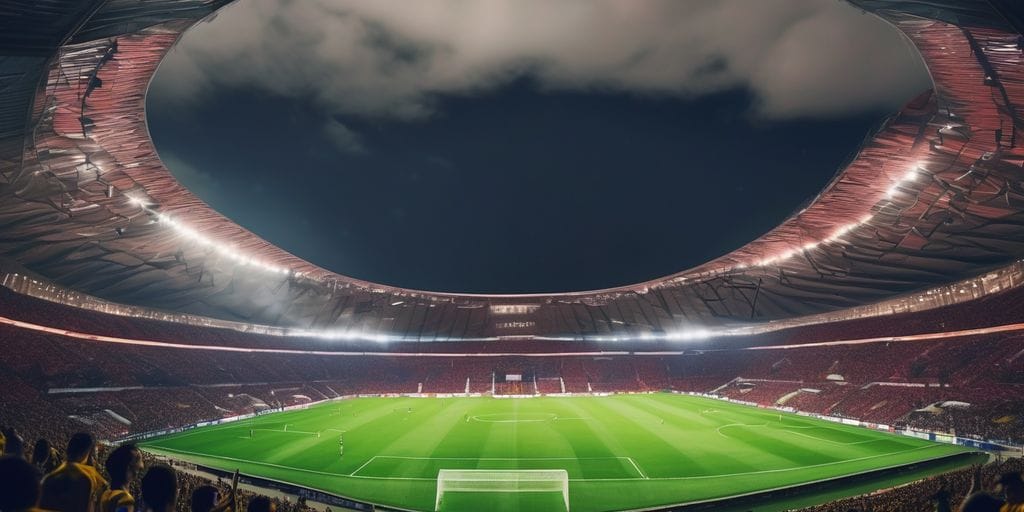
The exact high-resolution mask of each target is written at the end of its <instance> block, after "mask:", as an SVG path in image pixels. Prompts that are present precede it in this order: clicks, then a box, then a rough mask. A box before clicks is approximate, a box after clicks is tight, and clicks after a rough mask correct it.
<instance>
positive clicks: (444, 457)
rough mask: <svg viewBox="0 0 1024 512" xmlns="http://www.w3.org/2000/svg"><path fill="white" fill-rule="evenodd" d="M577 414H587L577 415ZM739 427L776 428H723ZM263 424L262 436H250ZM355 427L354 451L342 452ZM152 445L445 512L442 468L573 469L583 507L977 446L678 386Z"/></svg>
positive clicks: (699, 496) (615, 505) (322, 415)
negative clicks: (440, 506) (691, 392)
mask: <svg viewBox="0 0 1024 512" xmlns="http://www.w3.org/2000/svg"><path fill="white" fill-rule="evenodd" d="M708 411H715V412H713V413H711V412H708ZM471 416H477V417H481V418H484V419H493V420H501V422H487V421H474V420H473V419H471V418H470V417H471ZM570 418H586V420H585V421H580V420H574V421H563V420H569V419H570ZM520 420H531V421H520ZM729 424H740V425H745V426H749V425H754V424H765V426H761V427H757V428H723V427H724V426H726V425H729ZM285 425H287V430H285ZM250 429H251V430H253V431H254V432H255V433H256V436H255V437H254V438H250V437H248V436H246V437H242V438H239V437H240V436H242V435H247V434H249V431H250ZM720 429H721V430H720ZM265 430H269V432H268V431H265ZM300 431H301V432H311V433H313V434H301V435H300V434H299V432H300ZM342 431H344V432H345V434H344V441H345V450H344V455H340V454H339V449H338V445H339V443H338V439H339V437H340V434H341V432H342ZM316 432H320V433H321V437H320V438H317V437H316V435H315V433H316ZM723 432H724V435H723ZM793 434H796V435H795V436H794V435H793ZM795 440H798V441H799V442H797V443H794V442H793V441H795ZM142 445H143V447H144V448H147V449H151V450H153V451H156V452H159V453H162V454H169V455H171V456H175V457H181V458H183V459H185V460H189V461H191V462H197V463H200V464H205V465H209V466H213V467H218V468H221V469H226V470H230V469H234V468H236V467H238V468H241V469H242V470H243V471H244V472H247V473H248V474H251V475H254V476H262V477H266V478H270V479H272V480H278V481H284V482H292V483H297V484H300V485H307V486H309V487H311V488H315V489H320V490H324V491H326V492H334V493H337V494H339V495H343V496H348V497H352V498H355V499H361V500H366V501H368V502H373V503H377V504H381V505H385V506H387V505H390V506H393V507H399V508H407V509H414V510H433V504H434V503H433V500H434V496H435V494H436V476H437V471H438V470H439V469H490V470H499V471H500V470H515V469H565V470H567V471H568V472H569V475H570V500H571V502H572V503H571V504H572V508H571V509H572V510H573V512H605V511H609V510H621V509H639V508H648V507H656V506H661V505H669V504H678V503H689V502H696V501H702V500H708V499H716V498H720V497H725V496H731V495H740V494H749V493H756V492H758V491H763V490H766V489H777V488H785V487H791V486H794V485H800V484H802V483H806V482H812V481H820V480H827V479H832V478H836V477H842V476H844V475H850V474H856V473H863V472H865V471H872V470H875V469H879V468H888V467H895V466H900V465H905V464H909V463H913V462H917V461H921V460H926V459H935V458H939V457H940V456H944V455H948V454H953V453H962V452H965V451H968V450H965V449H963V448H960V447H955V446H949V445H939V444H936V443H931V442H928V441H923V440H919V439H914V438H909V437H901V436H895V435H891V434H888V433H883V432H877V431H870V430H866V429H861V428H857V427H851V426H848V425H842V424H838V423H832V422H826V421H823V420H818V419H814V418H807V417H802V416H796V415H790V414H787V413H779V412H777V411H767V410H764V409H757V408H752V407H748V406H743V405H738V404H732V403H728V402H721V401H715V400H709V399H704V398H700V397H692V396H684V395H669V394H657V395H618V396H607V397H557V398H555V397H541V398H530V399H491V398H445V399H426V398H400V399H391V398H365V399H353V400H345V401H343V402H329V403H324V404H320V405H315V406H312V407H309V408H308V409H305V410H299V411H289V412H287V413H281V414H269V415H265V416H259V417H256V418H253V419H251V420H244V421H241V422H236V423H230V424H221V425H214V426H209V427H203V428H198V429H195V430H190V431H187V432H183V433H180V434H177V435H169V436H166V437H162V438H157V439H153V440H150V441H146V442H144V443H142ZM790 447H793V448H794V449H796V448H799V449H797V450H796V451H795V452H794V451H793V450H791V449H790ZM691 461H692V462H691ZM467 499H468V500H469V501H470V502H472V503H474V505H473V506H472V507H471V508H473V509H474V510H480V509H488V510H492V509H493V507H491V506H490V505H491V503H492V502H498V501H502V500H499V499H497V496H496V495H493V494H492V495H488V494H487V493H484V494H483V495H481V496H480V497H476V498H474V497H470V498H467ZM511 502H513V503H519V501H517V499H513V500H511ZM762 508H764V507H763V506H758V510H761V509H762ZM492 512H496V511H493V510H492Z"/></svg>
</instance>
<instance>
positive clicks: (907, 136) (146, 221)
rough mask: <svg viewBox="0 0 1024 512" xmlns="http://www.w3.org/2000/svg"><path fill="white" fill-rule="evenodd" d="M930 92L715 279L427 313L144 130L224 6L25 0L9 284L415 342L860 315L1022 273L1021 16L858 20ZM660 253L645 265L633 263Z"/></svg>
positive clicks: (7, 49)
mask: <svg viewBox="0 0 1024 512" xmlns="http://www.w3.org/2000/svg"><path fill="white" fill-rule="evenodd" d="M851 2H852V3H853V4H855V5H857V6H859V7H862V8H864V9H866V10H868V11H870V12H872V13H874V14H876V15H878V16H880V17H882V18H884V19H885V20H887V21H888V22H890V23H891V24H892V25H894V26H895V27H896V28H897V29H899V30H900V31H902V32H903V33H904V34H906V36H907V37H908V38H909V39H910V41H911V42H912V43H913V44H914V45H915V46H916V47H917V48H918V49H919V51H920V53H921V56H922V57H923V59H924V61H925V63H926V65H927V66H928V68H929V69H930V71H931V74H932V77H933V81H934V85H935V87H934V90H931V91H927V92H925V93H922V94H921V95H920V96H918V97H917V98H914V99H913V100H911V101H910V102H909V103H908V104H907V106H906V107H905V108H904V109H903V110H902V111H900V112H899V113H897V114H895V115H893V116H892V117H890V118H889V119H888V120H886V122H885V123H884V124H883V125H882V126H881V127H880V128H879V129H878V130H877V131H876V132H875V133H873V134H871V135H870V136H869V137H868V138H867V139H866V140H865V141H864V143H863V145H862V147H861V149H860V150H859V152H858V153H857V155H856V156H855V157H854V158H853V159H852V160H851V161H850V162H849V164H848V165H847V166H846V167H845V169H843V170H842V171H841V172H840V173H839V174H837V175H836V177H835V178H833V180H832V181H831V182H830V183H829V184H828V185H827V186H826V187H825V189H824V190H823V191H822V192H821V193H820V194H819V195H818V196H817V197H816V198H815V199H814V200H813V202H811V203H810V204H809V205H808V206H807V207H806V208H804V209H802V210H800V211H799V212H797V213H796V214H794V215H793V216H791V217H790V218H789V219H787V220H786V221H784V222H783V223H782V224H780V225H779V226H778V227H777V228H775V229H773V230H772V231H770V232H768V233H766V234H765V235H763V236H762V237H760V238H758V239H756V240H754V241H751V242H750V243H748V244H747V245H745V246H743V247H741V248H739V249H737V250H735V251H733V252H731V253H729V254H726V255H724V256H722V257H720V258H717V259H715V260H712V261H710V262H708V263H705V264H703V265H700V266H698V267H696V268H692V269H689V270H686V271H683V272H680V273H678V274H674V275H671V276H667V277H664V278H661V279H657V280H654V281H650V282H645V283H639V284H636V285H632V286H624V287H619V288H613V289H607V290H598V291H589V292H575V293H562V294H544V295H512V296H508V295H505V296H499V295H468V294H444V293H432V292H422V291H415V290H407V289H401V288H394V287H389V286H384V285H378V284H374V283H368V282H363V281H359V280H356V279H352V278H349V277H345V276H342V275H338V274H334V273H332V272H329V271H327V270H324V269H321V268H319V267H316V266H314V265H312V264H310V263H309V262H306V261H304V260H302V259H299V258H297V257H295V256H292V255H290V254H288V253H287V252H285V251H283V250H281V249H279V248H277V247H275V246H273V245H272V244H270V243H268V242H266V241H264V240H262V239H260V238H259V237H257V236H255V235H254V234H252V233H250V232H249V231H246V230H245V229H243V228H241V227H240V226H238V225H237V224H235V223H234V222H232V221H231V220H230V219H227V218H225V217H223V216H221V215H219V214H218V213H217V212H215V211H214V210H212V209H211V208H209V207H208V206H207V205H205V204H204V203H202V202H201V201H200V200H199V199H198V198H196V197H195V196H194V195H193V194H191V193H190V192H189V191H188V190H186V189H185V188H183V187H182V186H181V185H180V184H179V183H178V182H177V181H176V180H175V179H174V178H173V176H172V175H171V173H170V172H169V171H168V170H167V169H166V168H165V167H164V165H163V164H162V163H161V161H160V159H159V157H158V156H157V153H156V150H155V149H154V147H153V144H152V141H151V140H150V137H149V133H148V130H147V128H146V120H145V113H144V107H145V96H146V90H147V87H148V84H149V81H150V78H151V77H152V76H153V74H154V72H155V71H156V68H157V66H158V65H159V63H160V60H161V59H162V58H163V56H164V55H165V54H166V53H167V51H168V50H169V49H170V48H171V47H172V46H173V45H174V44H175V42H176V41H177V40H178V38H179V37H181V34H182V33H183V32H184V31H185V30H186V29H188V28H189V27H190V26H191V25H192V24H194V23H196V22H197V21H199V20H201V19H203V18H204V17H206V16H208V15H210V14H211V13H213V12H214V11H216V10H217V9H218V8H220V7H222V6H224V5H225V4H227V3H228V1H227V0H155V1H151V2H138V1H136V0H92V1H86V2H82V1H78V0H14V1H12V2H6V4H5V8H4V11H5V14H4V16H3V18H2V19H0V91H2V93H0V94H2V96H0V265H2V267H3V268H5V269H7V270H9V271H16V272H20V273H22V274H29V275H32V276H36V277H37V278H41V279H43V280H48V281H52V282H53V283H55V284H56V285H58V286H61V287H64V288H69V289H73V290H77V291H80V292H82V293H86V294H89V295H93V296H96V297H100V298H102V299H106V300H109V301H113V302H117V303H123V304H130V305H139V306H145V307H148V308H155V309H160V310H166V311H174V312H182V313H190V314H195V315H202V316H207V317H212V318H218V319H224V320H231V321H240V322H247V323H255V324H265V325H272V326H286V327H298V328H306V329H326V330H338V331H346V332H373V333H387V334H393V335H397V336H401V337H405V338H418V337H422V338H425V339H438V338H443V339H452V338H485V337H495V336H566V337H584V336H590V335H620V334H621V335H623V336H639V335H644V334H651V333H654V334H658V333H662V334H665V333H667V334H672V333H676V332H681V331H685V330H686V329H688V328H693V327H694V326H701V327H704V326H713V325H719V324H724V323H736V322H761V321H766V320H773V319H784V318H792V317H796V316H802V315H809V314H815V313H822V312H827V311H834V310H838V309H842V308H848V307H852V306H857V305H863V304H870V303H874V302H877V301H880V300H885V299H888V298H892V297H895V296H898V295H901V294H905V293H908V292H912V291H916V290H923V289H926V288H930V287H934V286H935V285H938V284H943V283H948V282H952V281H956V280H959V279H963V278H966V277H970V276H975V275H979V274H981V273H983V272H986V271H989V270H991V269H993V268H997V267H1002V266H1005V265H1007V264H1010V263H1012V262H1014V261H1017V260H1019V259H1020V258H1021V257H1022V256H1024V185H1022V178H1024V169H1022V165H1024V148H1022V144H1024V131H1022V130H1020V128H1021V127H1022V122H1024V118H1022V114H1021V112H1020V110H1019V105H1021V104H1024V66H1022V61H1024V55H1022V53H1024V39H1022V37H1021V36H1020V33H1021V29H1020V27H1021V19H1020V18H1018V17H1017V15H1016V14H1015V13H1014V12H1012V9H1011V7H1010V6H1011V4H1012V2H1011V1H1010V0H1005V1H1003V0H999V1H986V0H929V1H898V0H891V1H886V0H851ZM657 243H658V242H657V241H656V240H652V241H651V247H649V248H645V247H638V248H637V252H638V254H639V256H638V257H642V253H643V252H644V251H646V250H656V249H657Z"/></svg>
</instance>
